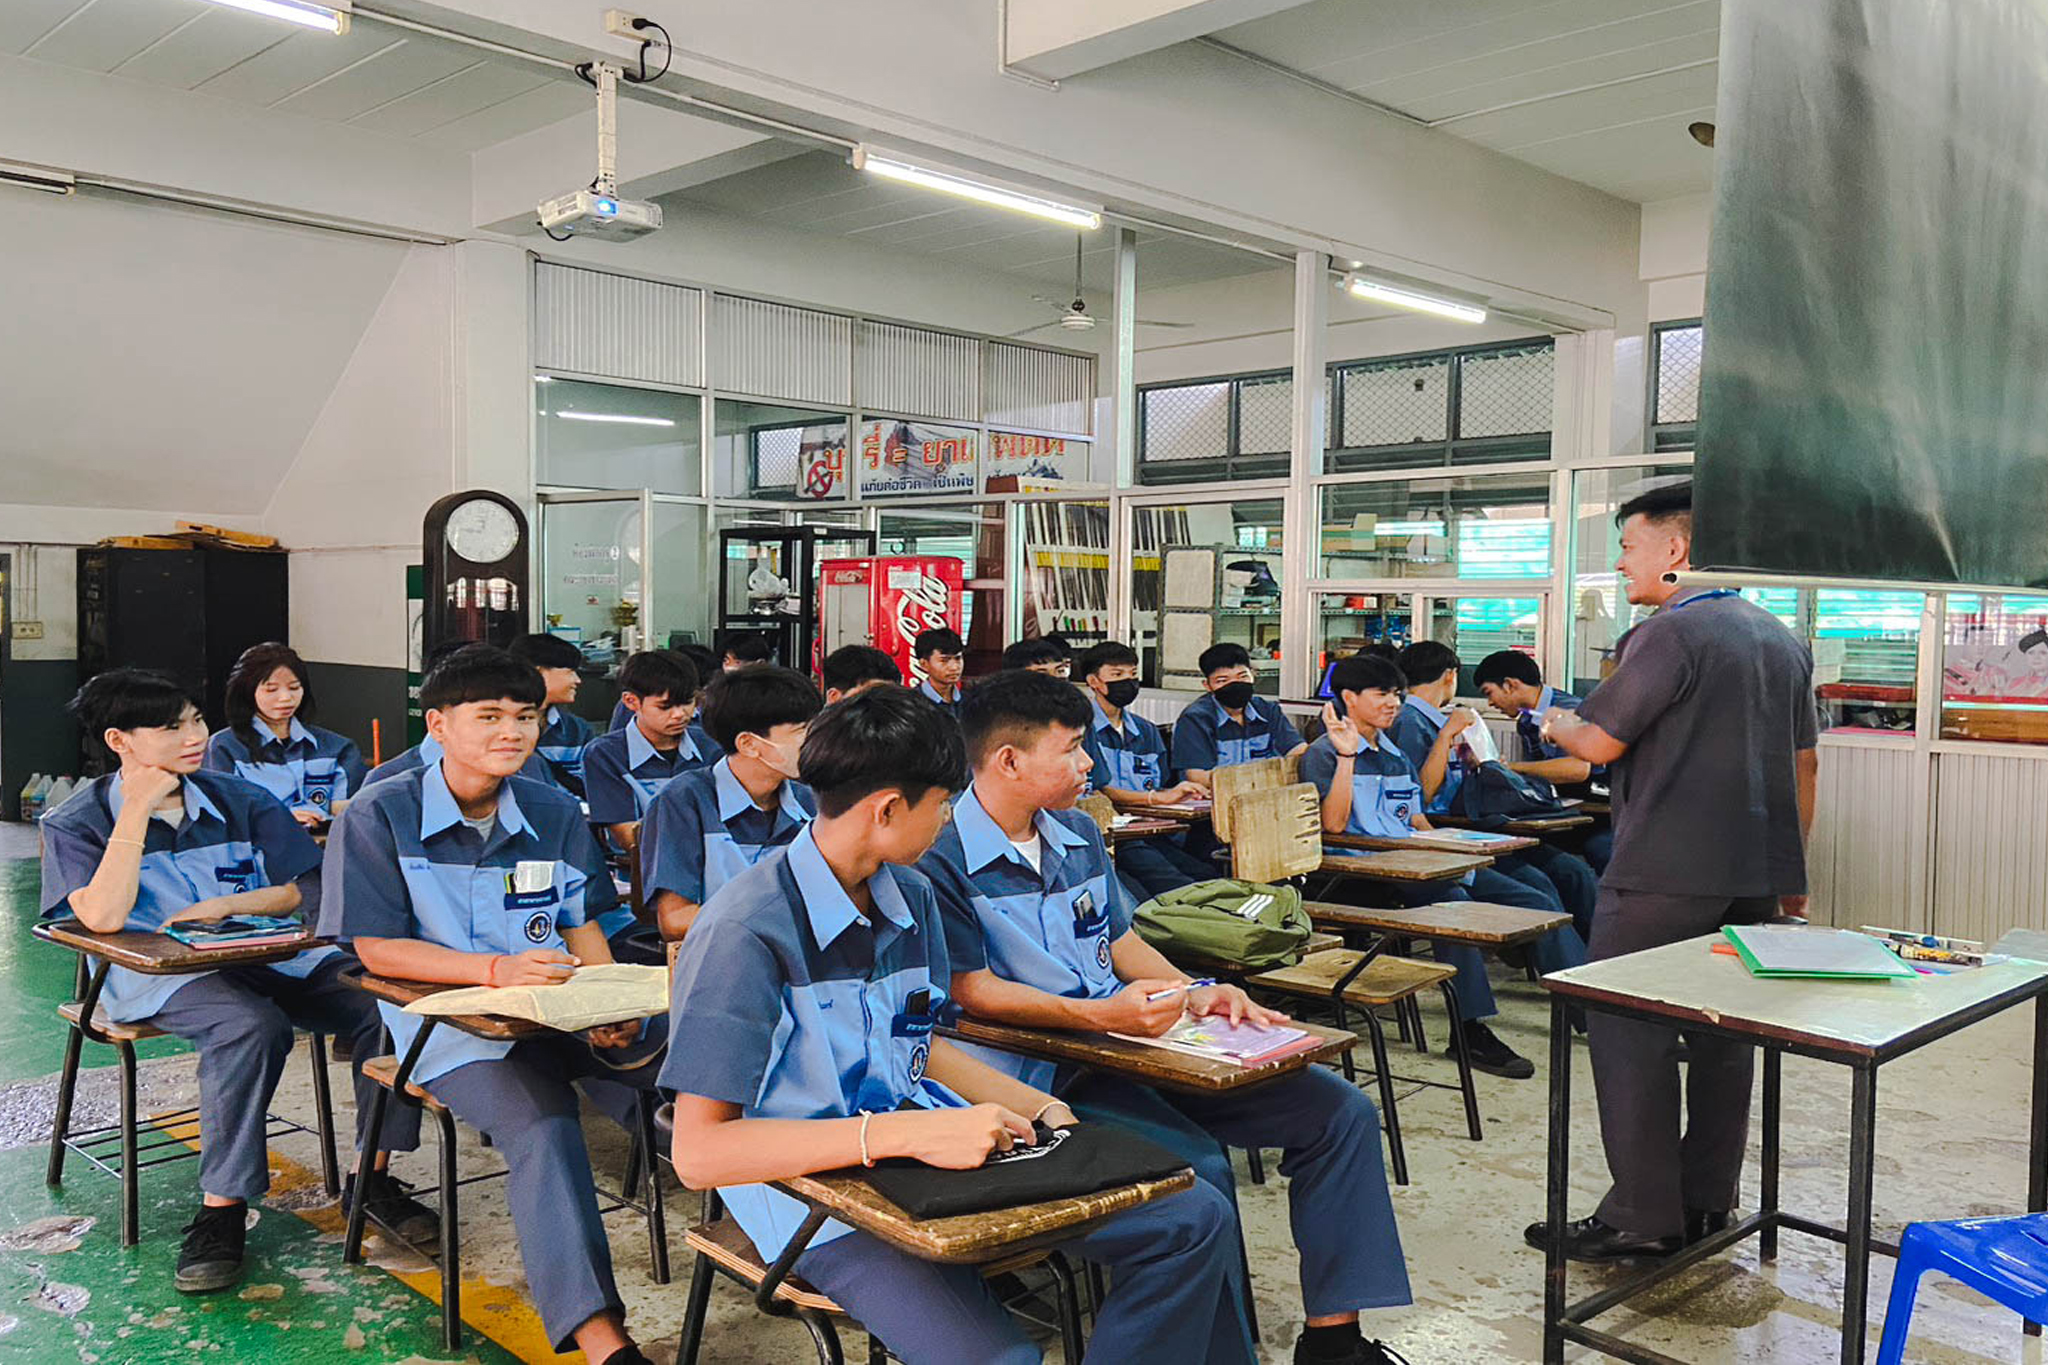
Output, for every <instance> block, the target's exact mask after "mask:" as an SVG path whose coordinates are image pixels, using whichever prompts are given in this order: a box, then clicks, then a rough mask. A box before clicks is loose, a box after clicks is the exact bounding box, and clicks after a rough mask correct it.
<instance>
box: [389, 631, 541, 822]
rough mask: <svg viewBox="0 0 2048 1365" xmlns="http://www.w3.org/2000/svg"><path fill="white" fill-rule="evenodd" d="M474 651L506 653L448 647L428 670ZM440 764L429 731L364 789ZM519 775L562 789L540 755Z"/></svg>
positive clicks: (437, 747)
mask: <svg viewBox="0 0 2048 1365" xmlns="http://www.w3.org/2000/svg"><path fill="white" fill-rule="evenodd" d="M472 649H488V650H492V651H493V652H494V653H503V651H502V650H498V649H497V647H496V646H494V645H486V644H480V643H477V642H475V641H471V642H470V643H468V644H461V645H455V646H452V647H444V648H443V649H442V650H441V651H440V652H439V654H438V656H437V657H436V658H435V659H434V660H433V661H432V662H431V663H430V664H429V665H428V666H427V671H428V672H429V673H431V672H433V671H434V670H435V669H437V668H439V667H440V666H441V665H442V664H444V663H446V662H448V661H449V660H450V659H453V658H455V657H456V656H457V655H459V654H462V653H464V652H465V651H467V650H472ZM529 666H530V665H529ZM534 676H535V677H536V678H538V677H539V676H540V674H539V672H538V671H536V672H535V674H534ZM542 686H543V688H545V686H546V684H542ZM440 761H441V741H439V740H437V739H435V738H434V736H433V733H432V731H429V732H428V734H427V736H426V738H424V739H422V740H421V741H420V742H419V743H417V744H415V745H413V746H412V747H411V748H410V749H407V750H405V751H404V752H403V753H401V754H399V755H398V756H397V757H396V758H387V759H385V760H384V761H383V762H382V763H379V764H378V765H377V766H376V767H374V768H372V769H370V775H369V776H368V777H366V778H364V779H363V785H364V786H366V787H367V786H369V785H371V784H372V783H376V782H382V781H383V780H384V779H385V778H387V777H396V776H398V775H399V774H400V773H409V772H412V771H414V770H415V769H418V768H420V767H423V766H425V765H426V764H429V763H438V762H440ZM519 775H520V776H521V777H530V778H532V779H533V780H534V781H536V782H545V783H547V784H548V785H549V786H559V785H560V784H559V783H557V782H556V781H555V775H554V774H553V773H552V772H550V771H549V770H548V765H547V764H546V763H545V762H543V761H542V759H541V756H540V755H539V754H538V753H529V754H528V755H527V756H526V763H525V766H523V767H522V768H520V770H519Z"/></svg>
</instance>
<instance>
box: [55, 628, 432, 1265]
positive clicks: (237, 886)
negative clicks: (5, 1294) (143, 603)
mask: <svg viewBox="0 0 2048 1365" xmlns="http://www.w3.org/2000/svg"><path fill="white" fill-rule="evenodd" d="M265 676H266V677H267V676H268V675H267V674H266V675H265ZM70 710H71V713H72V714H73V715H74V716H76V717H77V719H78V723H79V726H80V728H81V729H83V730H84V732H85V733H86V735H87V736H88V737H89V738H90V739H91V741H92V742H94V743H95V744H96V745H99V746H102V747H103V748H104V749H105V751H106V752H107V753H109V754H111V755H112V756H113V758H114V760H115V762H116V764H117V765H118V767H117V770H116V771H115V772H113V773H110V774H108V775H106V776H103V777H97V778H94V779H93V780H92V781H91V782H88V783H87V784H86V785H85V786H84V787H82V788H80V789H79V791H78V794H77V795H76V796H74V797H72V798H71V800H69V801H67V802H65V803H64V804H63V805H62V806H60V807H58V808H57V809H56V810H54V811H52V812H51V813H50V814H49V815H48V816H46V817H44V819H43V822H42V837H43V898H42V905H43V917H44V918H45V919H63V918H72V919H76V920H77V921H78V922H79V923H80V924H82V925H83V926H84V927H85V928H87V929H90V930H93V931H94V932H96V933H103V934H104V933H113V932H115V931H117V930H121V929H135V930H160V929H162V928H163V927H164V926H165V925H167V924H176V923H180V922H187V921H196V920H218V919H221V918H222V917H224V916H227V915H290V914H293V913H294V912H296V911H297V910H298V909H299V906H300V893H299V886H298V883H299V882H300V881H301V879H306V878H309V877H310V876H311V874H312V873H313V872H315V871H316V870H317V869H318V868H319V866H320V850H319V847H318V846H317V845H315V844H314V842H313V840H312V838H311V837H310V836H309V835H308V834H307V833H306V832H305V830H304V829H302V828H300V826H299V825H298V823H297V822H296V821H294V820H293V819H292V816H291V813H290V812H288V811H287V810H286V809H285V807H284V806H283V805H281V804H279V802H278V800H277V798H276V797H275V796H273V795H272V794H271V793H270V792H268V791H266V790H264V789H263V788H260V787H258V786H256V785H255V784H253V783H250V782H245V781H243V780H242V779H241V778H239V777H230V776H228V775H226V774H224V773H217V772H205V771H201V770H200V762H201V760H202V759H203V758H204V756H205V753H206V744H207V740H206V722H205V721H204V720H202V719H201V718H200V714H199V707H198V705H197V704H196V703H195V702H194V701H193V700H192V698H191V697H189V696H188V695H187V694H186V693H185V691H184V690H183V689H182V688H181V687H179V686H178V684H177V683H175V682H173V681H171V680H170V679H169V678H167V677H164V676H163V675H162V674H160V673H150V672H145V671H142V670H140V669H125V668H124V669H114V670H112V671H109V672H106V673H102V674H100V675H99V676H98V677H96V678H94V679H93V680H92V681H90V682H88V683H87V684H86V685H85V686H84V687H82V688H80V689H79V692H78V695H77V696H76V697H75V698H73V699H72V702H71V706H70ZM349 965H351V964H350V959H349V957H348V955H347V954H345V953H342V952H340V951H338V950H337V949H334V948H313V949H309V950H307V951H306V952H303V953H300V954H298V955H297V956H295V957H291V958H287V959H285V960H284V961H282V962H274V963H271V964H269V965H268V966H262V967H229V968H225V969H223V970H220V971H211V972H200V973H196V974H190V975H181V976H145V975H142V974H140V973H137V972H131V971H129V970H128V969H127V968H125V967H114V968H111V969H110V970H109V971H108V972H107V977H106V984H105V987H104V988H103V990H102V991H101V994H100V998H99V1004H100V1006H101V1007H102V1008H104V1009H105V1010H106V1012H107V1016H108V1017H109V1018H111V1019H113V1020H114V1021H115V1022H117V1023H133V1022H136V1021H138V1020H143V1019H147V1020H149V1021H150V1022H151V1023H153V1024H155V1025H156V1027H158V1028H160V1029H162V1030H164V1031H165V1032H166V1033H171V1034H175V1035H176V1036H178V1037H180V1038H183V1039H185V1040H187V1041H188V1042H190V1043H191V1044H192V1045H193V1047H194V1048H195V1049H197V1051H198V1053H199V1136H200V1151H199V1188H200V1191H201V1196H202V1203H201V1206H200V1209H199V1212H198V1213H197V1214H195V1215H194V1216H193V1219H192V1221H191V1222H190V1223H189V1224H187V1225H186V1227H185V1243H184V1246H183V1248H182V1249H181V1250H180V1252H179V1254H178V1265H177V1274H176V1281H175V1282H176V1284H177V1287H178V1288H179V1289H180V1290H181V1291H183V1292H185V1293H188V1294H196V1293H205V1292H208V1291H211V1290H217V1289H224V1288H226V1287H227V1286H229V1285H231V1284H233V1283H234V1282H235V1281H237V1280H238V1279H240V1278H241V1274H242V1258H243V1232H244V1229H245V1227H246V1225H247V1222H248V1201H249V1200H251V1199H255V1198H257V1197H259V1196H261V1195H262V1194H263V1193H264V1191H266V1190H268V1189H269V1188H270V1164H269V1160H268V1157H267V1144H266V1142H265V1137H264V1131H265V1128H266V1126H267V1120H266V1117H265V1116H266V1114H267V1113H268V1111H269V1108H270V1099H271V1096H272V1095H273V1094H274V1093H275V1092H276V1090H277V1082H278V1077H279V1076H280V1075H282V1074H283V1071H284V1064H285V1059H286V1058H288V1057H289V1056H290V1055H291V1052H292V1047H293V1043H294V1041H295V1035H294V1033H293V1028H294V1026H298V1027H303V1028H309V1029H314V1030H317V1031H319V1032H322V1033H327V1034H331V1035H333V1036H335V1037H336V1038H346V1039H348V1040H350V1042H351V1043H352V1044H353V1046H354V1048H355V1073H356V1075H355V1082H356V1117H357V1121H358V1123H359V1124H360V1123H361V1122H362V1121H363V1120H364V1119H365V1117H366V1116H367V1115H368V1113H369V1099H370V1096H371V1095H372V1093H373V1092H374V1083H370V1082H365V1081H364V1080H363V1076H362V1063H363V1061H364V1060H365V1059H366V1058H369V1057H372V1056H375V1055H376V1054H377V1053H378V1052H379V1051H381V1050H382V1049H381V1046H380V1045H381V1042H382V1037H383V1028H384V1025H383V1021H382V1020H381V1019H379V1018H378V1016H377V1011H376V1009H375V1008H374V1007H373V1006H372V1003H371V1001H370V999H369V997H368V996H365V995H364V994H363V993H362V992H360V991H358V990H355V989H354V988H353V987H351V986H349V985H347V984H346V983H345V982H343V980H342V979H341V974H342V971H343V969H344V968H346V967H348V966H349ZM357 1137H358V1140H360V1139H361V1137H362V1134H361V1132H360V1130H359V1131H358V1134H357ZM383 1143H384V1146H385V1148H386V1149H387V1150H400V1151H409V1150H411V1149H412V1148H413V1147H416V1146H417V1145H418V1143H419V1119H418V1115H417V1113H414V1114H413V1115H412V1116H411V1118H410V1121H409V1122H404V1121H402V1122H400V1123H398V1124H394V1125H391V1126H389V1127H388V1128H387V1130H386V1132H385V1134H384V1139H383ZM365 1193H366V1195H367V1196H368V1198H369V1199H370V1201H371V1202H372V1204H373V1205H374V1206H375V1207H376V1210H377V1212H378V1213H379V1214H380V1215H381V1216H384V1217H385V1218H386V1219H387V1221H389V1222H391V1223H392V1224H394V1225H395V1226H398V1227H400V1228H402V1229H403V1230H404V1232H405V1234H406V1235H417V1234H419V1233H420V1232H422V1231H426V1230H431V1229H432V1228H433V1226H434V1218H433V1215H432V1214H430V1213H428V1212H427V1210H425V1209H424V1208H421V1207H420V1206H419V1205H418V1204H416V1203H413V1202H412V1201H411V1200H410V1199H408V1198H407V1197H406V1196H405V1193H404V1190H403V1188H402V1187H400V1186H399V1185H398V1184H397V1183H396V1182H395V1181H393V1180H392V1179H391V1178H390V1177H389V1176H388V1175H385V1174H383V1173H381V1172H380V1173H378V1174H377V1175H376V1176H374V1177H373V1180H372V1183H371V1186H370V1188H369V1189H367V1190H366V1191H365ZM354 1196H355V1190H354V1188H353V1186H351V1188H350V1190H349V1192H348V1197H349V1198H351V1199H353V1198H354Z"/></svg>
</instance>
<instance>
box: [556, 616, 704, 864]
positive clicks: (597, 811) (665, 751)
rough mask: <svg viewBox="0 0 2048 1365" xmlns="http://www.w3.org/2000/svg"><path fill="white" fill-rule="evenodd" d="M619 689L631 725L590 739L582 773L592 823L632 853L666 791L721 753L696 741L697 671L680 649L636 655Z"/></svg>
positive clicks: (623, 673)
mask: <svg viewBox="0 0 2048 1365" xmlns="http://www.w3.org/2000/svg"><path fill="white" fill-rule="evenodd" d="M619 691H620V693H621V699H622V700H623V701H624V703H625V705H626V707H627V709H628V710H629V711H631V712H632V715H633V723H632V724H631V725H629V726H627V727H626V728H625V729H623V730H613V731H611V732H610V733H608V734H604V735H600V736H599V737H598V738H596V739H594V740H592V741H591V742H590V747H589V748H588V749H587V750H585V751H584V758H583V778H584V789H585V791H586V793H587V800H588V804H589V806H590V823H591V824H593V825H602V826H605V827H607V828H608V829H609V830H610V832H611V836H612V839H613V841H614V842H615V844H616V845H617V847H619V848H621V849H625V850H627V851H629V852H630V851H631V849H632V848H633V846H634V845H633V830H632V826H633V825H635V824H637V823H638V822H639V821H640V819H641V818H642V817H643V816H645V815H646V814H647V807H648V806H649V805H651V804H652V803H653V801H654V798H655V797H657V796H659V795H661V793H662V789H663V788H665V787H667V786H668V784H669V783H670V782H671V781H673V780H674V779H675V778H678V777H680V776H682V775H683V774H684V773H686V772H691V771H693V770H695V769H697V768H703V767H708V766H709V765H710V764H712V763H713V762H715V761H716V760H717V757H718V756H717V755H716V754H714V753H711V752H709V751H708V750H707V749H706V748H703V747H700V746H699V745H698V743H697V739H696V735H695V733H694V732H693V728H692V726H693V723H694V722H695V720H696V719H697V675H696V673H695V672H694V671H693V670H692V669H691V667H690V664H689V661H688V660H686V659H684V658H683V657H682V656H681V655H679V654H672V653H669V652H667V651H665V650H644V651H642V652H641V653H639V654H635V655H634V656H633V657H632V658H630V659H628V660H626V666H625V667H624V668H622V669H620V670H619Z"/></svg>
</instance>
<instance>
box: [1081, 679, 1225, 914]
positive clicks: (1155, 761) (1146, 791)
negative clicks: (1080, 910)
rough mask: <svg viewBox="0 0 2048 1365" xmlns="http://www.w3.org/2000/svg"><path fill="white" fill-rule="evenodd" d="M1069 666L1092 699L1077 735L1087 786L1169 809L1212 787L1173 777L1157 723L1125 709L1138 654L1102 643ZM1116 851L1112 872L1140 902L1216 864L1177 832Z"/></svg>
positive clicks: (1134, 684) (1134, 690) (1200, 877)
mask: <svg viewBox="0 0 2048 1365" xmlns="http://www.w3.org/2000/svg"><path fill="white" fill-rule="evenodd" d="M1074 667H1075V669H1076V671H1078V672H1079V673H1080V675H1081V682H1082V685H1083V686H1085V687H1086V688H1087V689H1088V694H1089V696H1090V698H1091V699H1092V701H1093V703H1094V712H1093V714H1092V715H1091V716H1090V718H1089V724H1088V732H1087V734H1086V735H1085V736H1083V738H1082V744H1083V745H1084V746H1085V747H1086V749H1087V750H1088V757H1089V760H1090V761H1091V764H1092V766H1091V767H1090V769H1089V772H1088V783H1089V786H1090V787H1091V789H1093V790H1095V791H1099V792H1101V793H1102V794H1103V795H1104V796H1107V797H1109V798H1110V799H1111V800H1113V801H1120V802H1125V803H1130V804H1136V805H1141V806H1170V805H1172V804H1174V803H1175V802H1176V801H1191V800H1197V799H1200V798H1203V797H1206V796H1208V794H1209V789H1208V788H1206V787H1204V786H1202V785H1201V784H1200V783H1198V782H1178V783H1176V782H1173V781H1172V776H1173V771H1172V768H1171V767H1170V766H1169V765H1168V763H1167V761H1166V740H1165V738H1164V737H1163V736H1162V735H1161V734H1160V733H1159V727H1158V726H1156V725H1154V724H1153V723H1152V722H1151V721H1149V720H1146V719H1145V718H1144V717H1143V716H1141V715H1138V714H1137V713H1136V712H1134V711H1132V710H1130V705H1131V703H1132V702H1134V701H1136V700H1137V699H1138V655H1137V651H1135V650H1133V649H1132V648H1131V647H1130V646H1129V645H1125V644H1119V643H1117V642H1116V641H1114V640H1105V641H1103V642H1102V643H1101V644H1099V645H1096V646H1094V647H1093V648H1091V649H1089V650H1088V651H1087V652H1086V653H1085V654H1083V655H1082V656H1081V661H1080V662H1079V663H1077V664H1076V665H1074ZM1117 855H1118V856H1117V871H1118V872H1119V873H1121V874H1122V876H1123V877H1124V879H1125V881H1126V882H1128V883H1129V884H1130V886H1131V889H1132V891H1133V894H1134V895H1135V896H1136V898H1137V899H1139V900H1145V899H1148V898H1150V897H1153V896H1163V895H1165V894H1166V893H1167V892H1169V891H1176V890H1178V889H1180V888H1181V887H1183V886H1192V885H1193V884H1194V883H1196V882H1199V881H1207V880H1208V879H1209V878H1211V877H1214V876H1216V875H1217V871H1216V868H1215V866H1214V865H1212V864H1210V863H1206V862H1203V861H1202V860H1201V859H1200V858H1198V857H1196V856H1195V855H1194V854H1193V853H1190V852H1189V851H1188V849H1187V846H1186V844H1185V843H1184V842H1183V841H1182V838H1181V836H1179V835H1168V836H1166V837H1164V838H1158V839H1137V840H1133V841H1132V842H1131V843H1128V844H1126V845H1124V846H1123V847H1122V848H1121V849H1119V850H1117Z"/></svg>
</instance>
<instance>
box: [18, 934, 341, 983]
mask: <svg viewBox="0 0 2048 1365" xmlns="http://www.w3.org/2000/svg"><path fill="white" fill-rule="evenodd" d="M29 932H30V933H31V934H33V935H35V936H36V937H37V938H39V939H41V940H43V942H45V943H54V944H57V945H58V946H59V947H63V948H69V949H71V950H72V951H73V952H76V953H82V954H84V955H85V956H86V957H88V958H91V959H93V960H94V962H96V963H97V964H98V965H97V966H96V967H95V969H94V972H95V975H96V976H97V977H100V978H104V977H105V975H106V969H107V968H108V967H126V968H127V969H128V970H129V971H131V972H141V973H143V974H144V975H145V976H188V975H190V974H192V973H194V972H210V971H214V970H216V969H218V968H221V967H258V966H262V965H264V964H265V963H270V962H282V961H284V960H285V959H286V958H289V957H296V956H297V955H299V954H300V953H303V952H305V951H306V950H307V949H308V948H319V947H322V946H324V945H325V944H326V943H327V942H328V941H329V940H327V939H324V938H319V937H317V936H315V935H314V934H312V933H311V932H308V933H307V934H306V935H305V936H304V937H302V938H295V939H293V940H291V941H290V942H289V943H271V944H265V945H263V946H262V947H257V948H194V947H193V946H191V945H190V944H188V943H180V942H179V941H178V940H177V939H174V938H172V937H171V936H170V935H169V934H158V933H150V932H146V931H142V930H136V929H122V930H119V931H117V932H115V933H111V934H96V933H94V932H93V931H92V930H90V929H88V928H86V927H85V926H84V925H83V924H80V923H79V922H78V921H77V920H46V921H44V922H43V923H40V924H37V925H36V926H35V927H34V928H32V929H30V930H29ZM93 996H94V999H95V1000H96V999H97V998H98V996H99V992H98V991H97V990H94V992H93Z"/></svg>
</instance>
